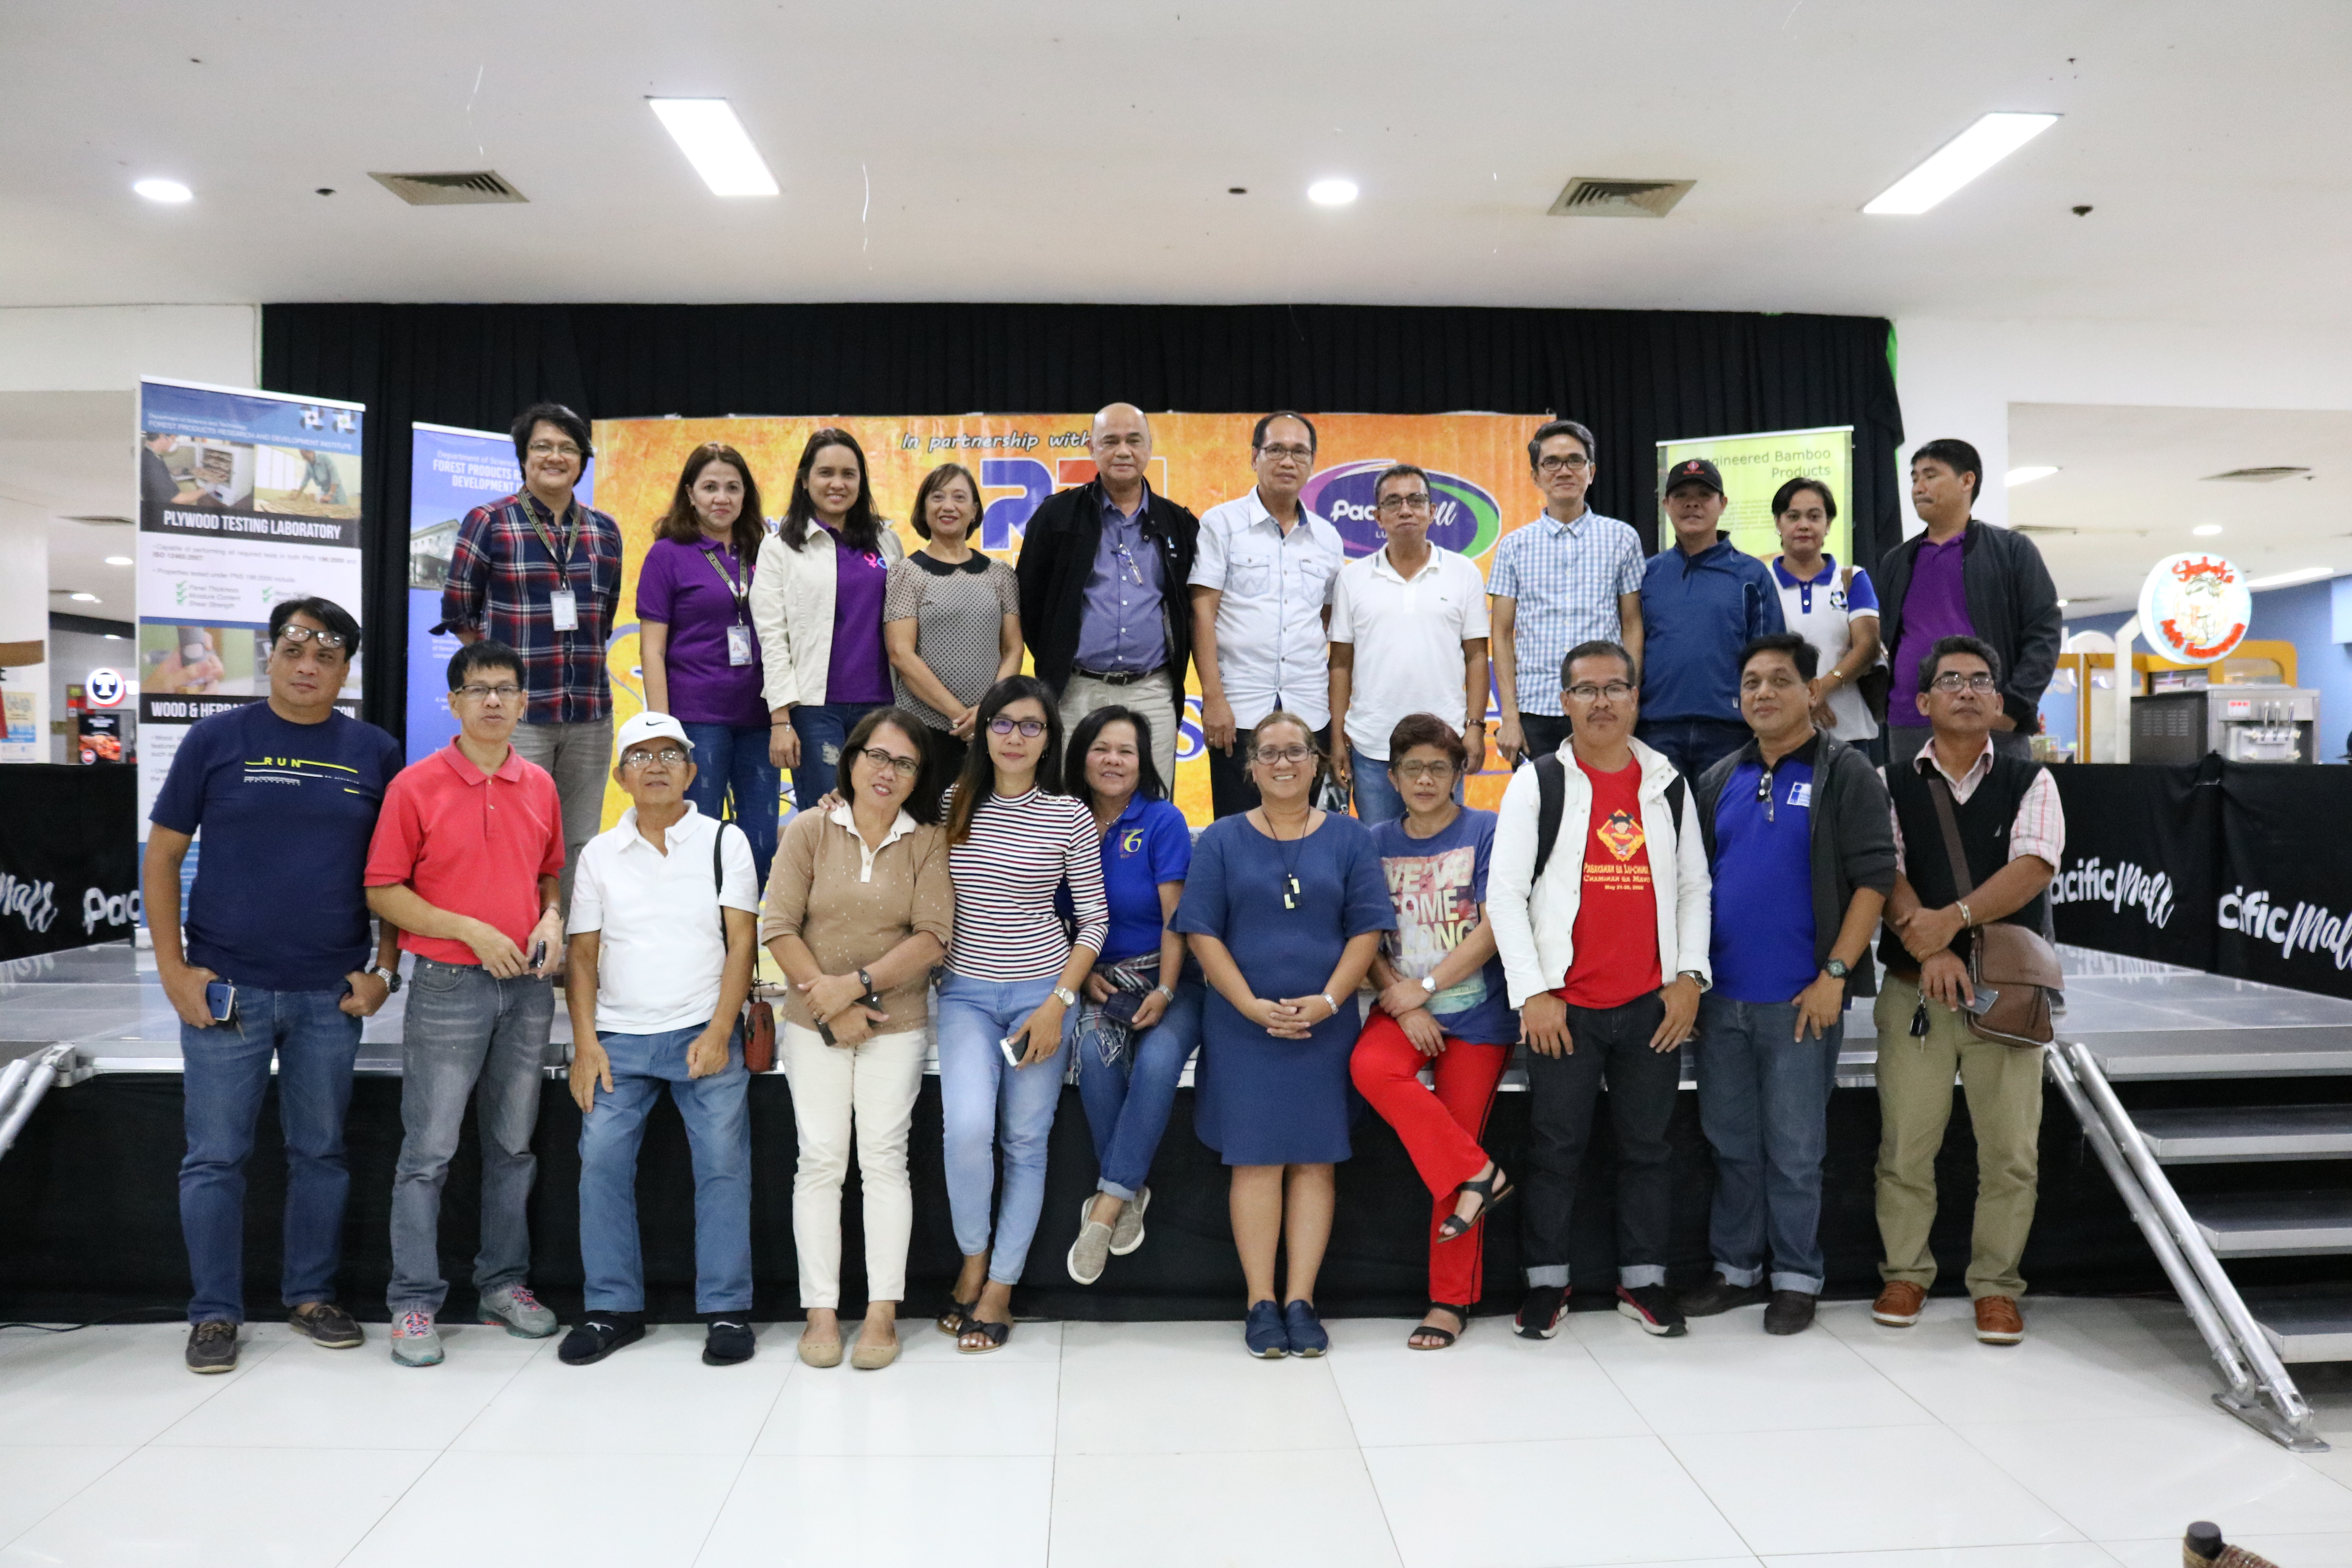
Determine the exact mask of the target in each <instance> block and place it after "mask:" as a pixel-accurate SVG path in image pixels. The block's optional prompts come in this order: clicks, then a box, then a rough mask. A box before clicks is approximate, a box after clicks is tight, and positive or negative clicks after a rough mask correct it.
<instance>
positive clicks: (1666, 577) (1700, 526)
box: [1635, 458, 1789, 779]
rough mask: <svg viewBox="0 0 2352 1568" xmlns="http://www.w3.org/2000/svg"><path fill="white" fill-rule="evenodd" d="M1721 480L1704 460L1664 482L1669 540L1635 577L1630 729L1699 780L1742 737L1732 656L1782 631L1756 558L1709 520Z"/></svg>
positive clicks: (1716, 511)
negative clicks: (1636, 722)
mask: <svg viewBox="0 0 2352 1568" xmlns="http://www.w3.org/2000/svg"><path fill="white" fill-rule="evenodd" d="M1724 504H1725V502H1724V495H1723V475H1722V474H1721V473H1719V472H1717V469H1716V466H1715V465H1714V464H1713V463H1711V462H1709V461H1707V460H1706V458H1690V459H1688V460H1686V461H1685V462H1680V463H1676V464H1675V466H1674V468H1673V469H1672V470H1671V471H1670V472H1669V473H1668V474H1667V476H1666V518H1667V521H1670V522H1672V523H1673V524H1674V530H1675V542H1674V545H1673V547H1672V548H1670V549H1666V550H1662V551H1660V552H1658V553H1657V554H1655V555H1653V556H1651V557H1650V560H1649V564H1648V565H1646V566H1645V567H1643V571H1642V626H1643V647H1642V722H1641V728H1640V729H1639V730H1638V731H1635V733H1636V734H1637V735H1639V736H1640V738H1641V739H1642V741H1643V742H1645V743H1646V744H1647V745H1649V747H1650V748H1651V749H1652V750H1654V751H1657V752H1664V753H1665V755H1666V757H1667V759H1668V760H1669V761H1671V762H1672V763H1674V764H1675V767H1676V768H1677V769H1679V770H1681V772H1682V773H1684V775H1685V776H1686V777H1689V778H1694V779H1695V778H1696V777H1698V775H1699V774H1701V773H1705V772H1706V770H1707V769H1708V768H1710V767H1712V766H1714V765H1715V763H1716V762H1717V760H1718V759H1720V758H1722V757H1725V756H1727V755H1729V754H1730V753H1731V752H1735V751H1738V749H1739V747H1740V746H1741V745H1742V744H1743V743H1744V742H1746V741H1747V739H1748V726H1747V724H1746V722H1745V721H1742V720H1741V718H1740V717H1739V650H1740V648H1741V647H1743V646H1745V645H1746V644H1747V643H1748V640H1749V639H1750V638H1752V637H1763V636H1765V635H1766V634H1768V633H1771V632H1784V631H1786V630H1788V629H1789V628H1788V626H1787V624H1786V623H1785V622H1784V621H1783V620H1782V618H1781V616H1780V586H1779V584H1776V583H1775V582H1774V581H1773V580H1772V574H1771V572H1770V571H1769V569H1768V568H1767V567H1766V566H1765V564H1764V563H1762V562H1761V561H1759V560H1757V559H1756V558H1755V557H1753V556H1749V555H1742V554H1741V553H1740V552H1738V551H1737V550H1735V549H1733V548H1732V544H1731V536H1730V535H1729V534H1727V533H1725V532H1722V531H1719V530H1718V529H1717V527H1716V524H1717V521H1720V520H1721V518H1722V516H1723V508H1724Z"/></svg>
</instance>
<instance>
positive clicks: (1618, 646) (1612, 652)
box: [1559, 637, 1633, 691]
mask: <svg viewBox="0 0 2352 1568" xmlns="http://www.w3.org/2000/svg"><path fill="white" fill-rule="evenodd" d="M1580 658H1613V659H1615V660H1617V661H1618V662H1619V663H1620V664H1622V665H1623V666H1624V667H1625V679H1627V680H1631V679H1633V655H1632V654H1630V653H1627V652H1626V651H1625V645H1624V644H1623V643H1615V642H1611V641H1610V640H1609V639H1608V638H1607V637H1595V638H1594V639H1593V640H1592V641H1591V642H1580V643H1578V644H1577V645H1576V646H1575V647H1572V648H1570V649H1569V650H1568V657H1567V658H1563V659H1561V660H1560V661H1559V689H1561V690H1562V691H1565V690H1567V689H1568V672H1569V671H1570V669H1572V668H1575V666H1576V661H1577V660H1578V659H1580Z"/></svg>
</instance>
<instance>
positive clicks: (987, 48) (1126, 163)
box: [0, 0, 2352, 321]
mask: <svg viewBox="0 0 2352 1568" xmlns="http://www.w3.org/2000/svg"><path fill="white" fill-rule="evenodd" d="M0 29H5V31H4V32H0V40H5V41H0V104H5V105H6V108H5V115H6V123H7V136H6V142H7V146H8V152H9V155H8V157H7V159H6V160H5V164H4V165H0V303H4V304H58V303H110V302H133V301H169V302H207V301H255V300H681V301H696V300H700V301H725V300H1098V301H1112V302H1118V301H1134V300H1171V301H1208V302H1219V301H1242V300H1318V301H1370V302H1394V303H1459V304H1515V305H1576V306H1620V307H1641V308H1649V307H1690V308H1700V309H1721V310H1822V311H1842V312H1867V313H1883V314H1886V315H1889V316H1901V315H1908V314H1933V315H1945V316H1963V317H1965V316H1979V317H1981V316H2009V317H2033V318H2048V317H2107V318H2134V319H2141V320H2151V321H2247V320H2257V319H2259V320H2270V321H2321V320H2325V321H2345V320H2352V291H2347V290H2346V289H2344V288H2343V286H2342V284H2343V279H2344V277H2345V275H2346V272H2347V256H2352V201H2347V196H2352V94H2347V92H2345V91H2344V90H2343V82H2344V79H2345V74H2346V70H2347V66H2352V6H2347V5H2344V4H2343V3H2342V0H2249V3H2246V4H2241V5H2234V6H2231V7H2227V8H2225V9H2218V10H2217V9H2216V8H2215V7H2213V6H2212V5H2207V4H2196V5H2190V4H2183V3H2178V0H2136V3H2134V4H2130V5H2122V4H2114V3H2109V4H2104V5H2101V4H2084V3H2081V0H2066V3H2055V4H2053V3H2052V0H1976V3H1955V4H1946V5H1934V6H1931V5H1916V4H1905V5H1895V4H1888V3H1886V0H1707V3H1700V0H1672V3H1661V0H1653V3H1651V4H1645V5H1638V6H1635V5H1605V6H1604V5H1594V4H1589V3H1588V4H1582V5H1572V4H1565V3H1559V0H1539V3H1532V4H1522V5H1504V4H1494V3H1486V0H1456V3H1455V4H1454V5H1446V6H1438V5H1430V4H1428V3H1427V0H1351V3H1349V4H1347V5H1333V4H1329V3H1328V0H1326V3H1324V4H1319V5H1307V4H1301V3H1299V0H1158V3H1157V4H1154V5H1149V6H1145V5H1076V4H1068V3H1063V0H1052V3H1049V0H994V3H992V4H989V5H970V4H962V5H949V4H942V3H940V0H867V3H866V4H861V5H840V6H824V7H820V6H815V5H806V4H803V5H782V4H751V3H743V0H739V3H734V4H715V3H709V0H684V3H680V4H672V5H662V6H647V5H622V4H615V3H614V0H581V3H579V4H575V5H570V6H564V7H556V6H544V5H483V4H480V3H478V0H464V3H460V0H424V3H415V4H403V5H373V6H357V5H317V4H314V3H306V4H296V3H294V0H243V3H241V4H239V5H236V6H227V5H185V4H163V3H161V0H110V3H109V4H104V5H16V6H11V7H9V8H8V10H7V14H6V17H5V22H0ZM649 93H658V94H666V95H667V94H682V95H706V94H707V95H723V96H726V97H728V98H730V99H731V100H733V101H734V102H735V104H736V105H737V107H738V109H739V110H740V113H741V115H742V118H743V120H744V121H745V122H746V124H747V125H748V126H749V128H750V130H751V134H752V136H753V137H754V139H755V140H756V141H757V142H758V143H759V144H760V146H761V149H762V150H763V151H764V152H765V153H766V155H767V157H768V160H769V162H770V163H772V165H773V167H774V169H775V172H776V174H777V176H778V178H779V179H780V180H781V181H782V185H783V194H782V196H780V197H776V198H772V199H766V200H757V199H754V200H735V201H722V200H720V199H719V198H715V197H712V196H710V195H708V194H707V193H705V191H704V190H703V188H702V187H701V185H700V184H699V183H698V181H696V179H695V178H694V177H693V175H692V174H691V173H690V172H689V171H688V167H687V165H686V163H685V161H684V160H683V158H682V157H681V156H680V155H679V154H678V153H677V151H676V149H675V148H674V147H672V146H671V145H670V143H669V142H668V141H667V138H666V137H665V136H664V135H663V133H662V132H661V131H660V129H659V127H658V125H657V123H656V121H655V119H654V117H653V115H652V114H651V113H650V112H649V111H648V110H646V107H645V105H644V102H643V101H642V100H643V99H644V97H645V96H646V94H649ZM1989 109H2025V110H2057V111H2060V112H2062V113H2063V114H2064V115H2065V117H2066V118H2065V119H2064V120H2063V121H2061V122H2060V123H2059V125H2058V126H2057V127H2056V128H2055V129H2053V130H2052V131H2051V132H2048V133H2047V134H2045V135H2044V136H2042V138H2041V139H2040V140H2039V141H2037V142H2034V143H2032V145H2031V146H2029V147H2028V148H2026V149H2025V150H2024V151H2023V152H2022V153H2019V154H2018V155H2017V156H2016V157H2014V158H2012V159H2011V161H2010V162H2009V163H2006V164H2004V165H2002V166H2001V167H2000V168H1999V169H1997V170H1995V171H1994V172H1993V173H1992V174H1990V175H1989V176H1988V177H1986V178H1985V179H1983V180H1981V181H1979V183H1978V184H1975V185H1973V186H1971V187H1969V189H1967V190H1965V191H1963V192H1962V193H1961V194H1960V195H1958V196H1956V197H1955V198H1953V199H1952V200H1951V201H1949V202H1948V203H1946V204H1945V205H1943V206H1942V207H1940V208H1938V209H1937V211H1935V212H1933V213H1931V214H1929V215H1927V216H1924V217H1917V218H1893V217H1885V218H1865V217H1864V216H1861V214H1860V213H1859V212H1858V210H1857V209H1858V208H1859V207H1860V206H1861V205H1862V204H1863V203H1864V201H1866V200H1868V199H1869V198H1870V197H1871V196H1873V195H1875V194H1876V193H1877V192H1878V191H1879V190H1880V189H1882V188H1883V187H1884V186H1885V185H1886V184H1888V183H1889V182H1890V181H1892V180H1893V179H1894V178H1895V176H1896V175H1898V174H1901V173H1903V172H1904V171H1905V170H1906V169H1907V168H1908V167H1910V166H1911V165H1912V164H1913V163H1916V161H1917V160H1918V159H1919V158H1920V157H1922V156H1923V155H1924V154H1926V153H1927V152H1929V151H1930V150H1932V149H1933V148H1935V147H1936V146H1937V145H1938V144H1939V143H1940V142H1943V141H1944V140H1946V139H1947V138H1948V137H1949V136H1951V135H1952V134H1953V133H1954V132H1958V130H1960V129H1961V128H1962V127H1964V126H1965V125H1967V124H1968V123H1969V121H1972V120H1973V119H1974V118H1975V117H1976V116H1977V115H1978V114H1979V112H1981V111H1983V110H1989ZM482 167H494V168H496V169H498V170H499V172H501V173H502V174H506V175H507V176H508V177H509V179H511V180H512V181H513V182H514V183H515V184H517V185H519V186H520V188H521V189H522V190H523V191H524V192H525V193H526V194H527V195H529V196H530V205H527V206H490V207H457V208H412V207H409V206H405V205H402V204H401V203H400V202H399V201H398V200H397V199H395V198H394V196H392V195H390V194H389V193H388V192H386V191H384V190H383V189H382V188H381V187H379V186H377V185H376V184H374V183H373V182H372V181H370V180H369V179H368V178H367V171H369V170H396V171H409V170H457V169H473V168H482ZM1328 174H1344V175H1347V176H1349V177H1351V178H1353V179H1355V180H1357V181H1358V182H1360V184H1361V186H1362V188H1363V193H1364V194H1363V198H1362V200H1361V201H1360V202H1359V203H1358V204H1357V205H1355V206H1353V207H1350V208H1346V209H1339V210H1325V209H1318V208H1313V207H1310V206H1309V205H1307V203H1306V202H1305V200H1304V199H1303V192H1304V190H1305V187H1306V186H1307V183H1308V182H1309V181H1310V180H1313V179H1315V178H1317V177H1319V176H1323V175H1328ZM1578 174H1588V175H1634V176H1644V177H1649V176H1679V177H1689V178H1696V180H1697V182H1698V184H1697V188H1696V190H1695V191H1693V192H1692V193H1691V195H1689V196H1688V197H1687V198H1686V199H1685V201H1684V202H1683V204H1682V205H1681V206H1680V207H1679V208H1678V209H1676V211H1675V213H1674V214H1673V215H1672V216H1670V217H1668V218H1666V219H1665V220H1664V221H1660V222H1651V221H1641V220H1629V219H1561V218H1552V217H1547V216H1543V212H1544V209H1545V207H1546V206H1547V205H1549V204H1550V202H1551V200H1552V199H1553V197H1554V196H1555V195H1557V194H1558V192H1559V188H1560V186H1561V185H1562V184H1563V183H1565V182H1566V181H1567V180H1568V179H1569V178H1570V176H1571V175H1578ZM144 175H168V176H171V177H173V178H177V179H180V180H183V181H184V182H186V183H187V184H190V185H191V186H193V187H194V189H195V191H196V193H197V199H196V200H195V201H194V203H193V204H191V205H187V206H184V207H178V208H167V207H160V206H155V205H151V204H148V203H146V202H143V201H142V200H140V199H139V198H138V197H136V196H134V195H131V191H130V189H129V186H130V184H131V180H132V179H134V178H136V177H140V176H144ZM1229 185H1244V186H1247V187H1248V188H1249V193H1250V194H1249V195H1245V196H1234V195H1227V194H1226V187H1227V186H1229ZM319 186H329V187H332V188H333V189H334V190H335V191H336V193H337V194H336V195H332V196H319V195H313V194H312V192H313V190H314V188H315V187H319ZM2077 204H2089V205H2092V206H2093V207H2094V208H2095V210H2094V211H2093V213H2092V214H2091V216H2088V217H2080V218H2078V217H2075V216H2072V214H2071V213H2070V212H2069V210H2068V209H2069V208H2070V207H2071V206H2073V205H2077Z"/></svg>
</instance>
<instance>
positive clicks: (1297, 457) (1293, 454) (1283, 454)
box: [1258, 446, 1315, 463]
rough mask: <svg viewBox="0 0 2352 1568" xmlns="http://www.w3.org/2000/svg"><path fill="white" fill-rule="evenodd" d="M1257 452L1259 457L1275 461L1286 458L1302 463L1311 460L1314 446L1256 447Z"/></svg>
mask: <svg viewBox="0 0 2352 1568" xmlns="http://www.w3.org/2000/svg"><path fill="white" fill-rule="evenodd" d="M1258 454H1259V456H1261V457H1266V458H1274V459H1276V461H1281V460H1283V459H1288V460H1289V461H1291V462H1294V463H1304V462H1308V461H1311V460H1312V459H1313V458H1314V456H1315V448H1314V447H1291V446H1279V447H1276V446H1267V447H1259V448H1258Z"/></svg>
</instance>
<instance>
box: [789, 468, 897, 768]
mask: <svg viewBox="0 0 2352 1568" xmlns="http://www.w3.org/2000/svg"><path fill="white" fill-rule="evenodd" d="M905 555H906V549H905V547H904V546H903V545H901V544H900V543H899V542H898V535H897V534H896V533H894V532H892V531H891V530H890V526H889V524H888V523H887V521H884V520H883V519H881V518H879V517H877V516H876V515H875V513H874V496H873V488H872V486H871V484H870V483H869V482H868V479H867V473H866V449H865V448H864V447H860V446H859V445H858V444H857V437H855V436H852V435H851V434H850V433H849V432H848V431H846V430H838V429H834V428H831V427H827V428H824V429H820V430H816V431H814V432H812V433H811V435H810V436H809V438H808V445H806V446H805V447H802V448H801V462H800V468H798V469H797V470H796V471H795V472H794V473H793V499H792V502H791V504H790V505H789V506H787V507H786V508H785V509H784V515H783V519H782V521H780V522H779V523H778V524H777V525H776V531H775V532H774V533H773V534H772V535H771V536H770V537H769V539H768V541H767V542H766V543H765V544H763V545H761V547H760V568H759V570H758V571H757V572H755V573H754V574H752V577H751V625H752V626H753V627H754V629H756V630H757V632H758V633H759V637H760V659H761V666H762V668H763V672H764V675H765V678H766V679H765V700H766V701H767V704H768V717H769V728H768V755H769V758H770V759H771V760H772V762H773V763H775V765H776V766H778V767H780V768H789V769H791V770H792V775H793V802H794V804H795V805H798V806H799V807H800V809H801V810H803V811H806V810H808V809H809V808H810V807H811V806H813V805H815V804H816V803H817V802H818V801H819V800H821V799H823V798H824V796H825V795H826V794H828V793H829V792H830V791H831V790H832V789H833V784H834V773H835V770H836V769H837V768H838V767H839V765H840V762H841V743H842V739H843V737H844V736H845V735H847V734H848V733H849V731H850V730H851V728H852V727H853V726H855V725H856V722H857V721H858V720H859V719H861V718H863V717H865V715H866V713H867V712H868V711H869V710H872V709H876V708H881V707H887V705H888V704H889V703H890V702H891V701H892V700H893V697H892V692H891V689H890V656H889V653H888V651H887V648H886V647H884V645H883V641H882V601H883V594H884V589H885V586H886V584H887V579H888V577H889V574H890V568H891V567H892V566H894V565H896V564H897V563H898V562H899V561H900V560H901V559H902V558H904V556H905Z"/></svg>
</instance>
